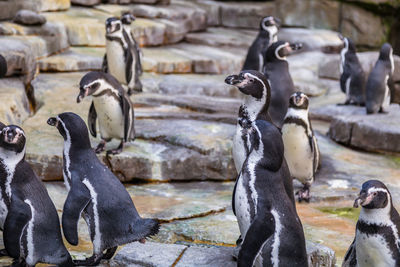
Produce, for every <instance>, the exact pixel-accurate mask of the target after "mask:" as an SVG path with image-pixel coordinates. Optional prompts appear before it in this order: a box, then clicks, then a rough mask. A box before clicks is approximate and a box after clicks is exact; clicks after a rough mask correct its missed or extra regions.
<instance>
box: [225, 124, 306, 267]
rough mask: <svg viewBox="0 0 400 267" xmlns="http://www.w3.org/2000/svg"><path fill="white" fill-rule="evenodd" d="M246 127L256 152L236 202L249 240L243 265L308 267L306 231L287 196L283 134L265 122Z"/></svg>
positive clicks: (244, 170) (242, 251) (240, 260)
mask: <svg viewBox="0 0 400 267" xmlns="http://www.w3.org/2000/svg"><path fill="white" fill-rule="evenodd" d="M246 125H247V128H246V130H247V131H248V132H249V141H250V142H249V151H250V152H249V155H248V157H247V158H246V161H245V162H244V164H243V167H242V170H241V172H240V175H239V177H238V179H237V181H236V185H235V189H234V194H233V199H232V200H233V201H232V206H233V207H232V209H233V211H234V213H235V215H236V218H237V220H238V223H239V229H240V233H241V236H242V237H243V242H242V244H241V248H240V251H239V256H238V266H239V267H240V266H308V261H307V252H306V246H305V238H304V232H303V227H302V224H301V221H300V219H299V217H298V215H297V212H296V208H295V206H294V205H293V202H292V201H291V199H290V198H289V196H288V195H287V193H286V192H285V185H284V181H285V180H288V179H290V173H289V169H288V167H287V164H286V161H285V158H284V145H283V141H282V136H281V133H280V132H279V130H278V129H277V128H276V127H275V126H274V125H273V124H271V123H270V122H268V121H265V120H256V121H255V122H253V123H247V124H246Z"/></svg>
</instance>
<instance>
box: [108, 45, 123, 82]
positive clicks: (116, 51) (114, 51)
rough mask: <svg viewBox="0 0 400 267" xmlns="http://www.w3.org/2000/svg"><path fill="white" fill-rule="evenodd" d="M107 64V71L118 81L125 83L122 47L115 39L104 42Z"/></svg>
mask: <svg viewBox="0 0 400 267" xmlns="http://www.w3.org/2000/svg"><path fill="white" fill-rule="evenodd" d="M106 53H107V64H108V70H109V73H110V74H112V75H113V76H114V77H115V78H116V79H117V80H118V81H119V82H120V83H124V84H127V83H128V82H127V81H126V76H125V73H126V72H125V69H126V63H125V57H124V49H123V47H122V46H121V44H120V43H119V42H117V41H108V40H107V42H106Z"/></svg>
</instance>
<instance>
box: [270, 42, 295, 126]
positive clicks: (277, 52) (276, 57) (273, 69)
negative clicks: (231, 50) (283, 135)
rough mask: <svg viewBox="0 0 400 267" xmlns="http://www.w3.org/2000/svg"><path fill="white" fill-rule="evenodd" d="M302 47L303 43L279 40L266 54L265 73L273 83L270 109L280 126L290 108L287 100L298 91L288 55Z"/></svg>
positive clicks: (273, 118) (274, 119)
mask: <svg viewBox="0 0 400 267" xmlns="http://www.w3.org/2000/svg"><path fill="white" fill-rule="evenodd" d="M301 47H302V45H301V44H298V43H296V44H289V43H288V42H283V41H278V42H276V43H273V44H272V45H271V46H270V47H268V49H267V52H266V54H265V65H264V75H265V76H267V77H269V78H268V79H269V82H270V83H271V104H270V107H269V109H268V111H269V113H270V114H271V117H272V121H273V122H274V123H275V124H276V125H277V126H279V127H280V126H281V125H282V123H283V119H284V118H285V115H286V112H287V109H288V101H287V100H288V99H289V97H290V96H291V95H292V94H294V93H295V92H296V91H295V88H294V85H293V80H292V77H291V76H290V73H289V64H288V62H287V60H286V56H288V55H290V54H291V53H292V51H293V50H298V49H300V48H301Z"/></svg>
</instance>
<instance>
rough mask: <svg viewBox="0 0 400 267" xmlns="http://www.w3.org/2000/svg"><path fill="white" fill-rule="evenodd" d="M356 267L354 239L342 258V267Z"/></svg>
mask: <svg viewBox="0 0 400 267" xmlns="http://www.w3.org/2000/svg"><path fill="white" fill-rule="evenodd" d="M355 266H357V257H356V239H355V238H354V240H353V243H351V245H350V247H349V249H348V250H347V252H346V255H345V256H344V260H343V263H342V267H355Z"/></svg>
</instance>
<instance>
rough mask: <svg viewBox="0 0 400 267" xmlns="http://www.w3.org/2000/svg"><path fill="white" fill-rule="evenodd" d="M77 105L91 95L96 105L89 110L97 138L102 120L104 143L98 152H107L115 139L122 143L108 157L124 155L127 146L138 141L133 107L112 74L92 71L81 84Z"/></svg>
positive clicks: (91, 124)
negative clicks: (108, 146)
mask: <svg viewBox="0 0 400 267" xmlns="http://www.w3.org/2000/svg"><path fill="white" fill-rule="evenodd" d="M79 89H80V92H79V95H78V98H77V102H78V103H79V102H81V101H82V99H83V98H84V97H86V96H89V95H92V96H93V102H92V104H91V105H90V109H89V118H88V124H89V130H90V133H91V134H92V135H93V136H94V137H96V135H97V134H96V119H97V116H98V117H99V128H100V136H101V142H100V143H99V145H98V146H97V148H96V153H100V152H102V151H104V147H105V145H106V143H107V142H109V141H111V139H112V138H117V139H120V140H121V143H120V145H119V146H118V148H117V149H113V150H109V151H107V154H118V153H121V152H122V149H123V147H124V143H125V142H128V141H133V140H134V139H135V127H134V112H133V104H132V102H131V100H130V99H129V96H128V95H127V94H126V93H125V91H124V89H123V88H122V86H121V84H120V83H119V82H118V81H117V80H116V79H115V78H114V77H113V76H112V75H110V74H108V73H104V72H97V71H92V72H89V73H87V74H86V75H85V76H83V78H82V79H81V81H80V83H79Z"/></svg>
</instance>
